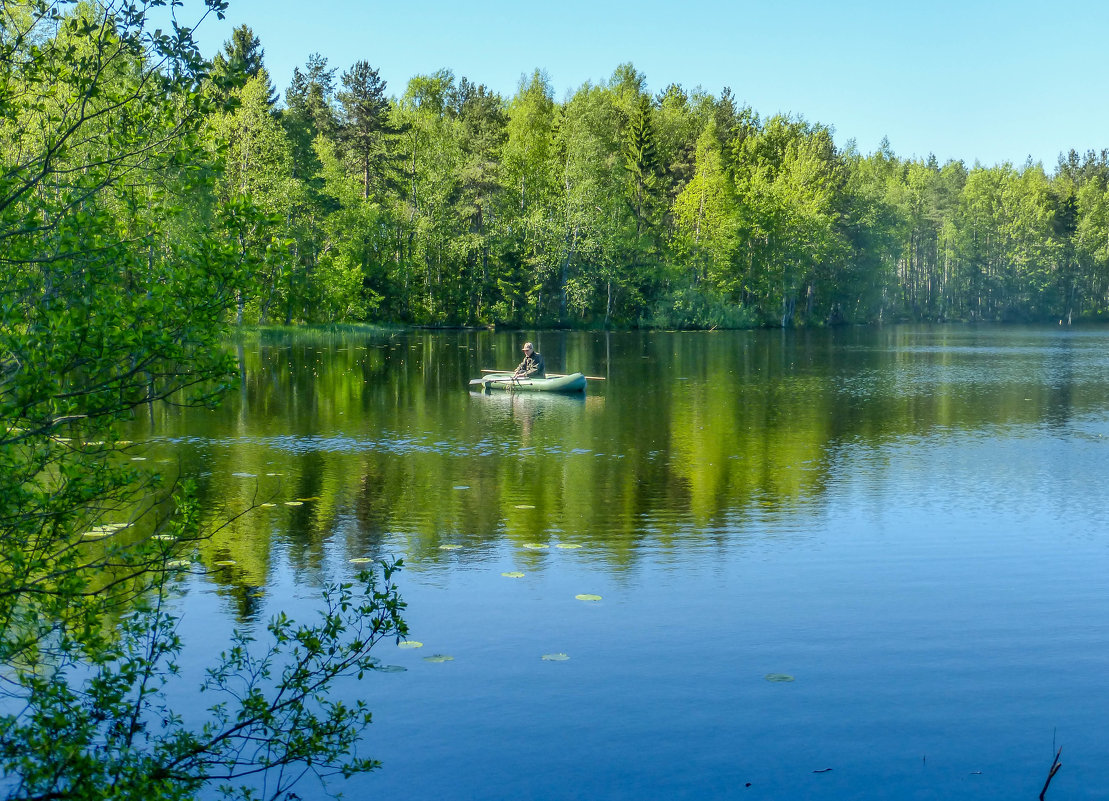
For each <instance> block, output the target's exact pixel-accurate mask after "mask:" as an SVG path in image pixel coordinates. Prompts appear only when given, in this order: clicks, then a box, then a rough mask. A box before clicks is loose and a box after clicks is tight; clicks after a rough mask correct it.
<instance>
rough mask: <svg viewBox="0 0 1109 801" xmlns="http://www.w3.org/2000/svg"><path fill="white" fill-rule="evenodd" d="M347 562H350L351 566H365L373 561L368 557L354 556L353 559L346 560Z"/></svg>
mask: <svg viewBox="0 0 1109 801" xmlns="http://www.w3.org/2000/svg"><path fill="white" fill-rule="evenodd" d="M347 561H348V562H350V563H351V564H352V565H366V564H369V563H370V562H372V561H373V559H370V558H369V557H368V556H356V557H354V558H353V559H348V560H347Z"/></svg>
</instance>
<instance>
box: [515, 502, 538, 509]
mask: <svg viewBox="0 0 1109 801" xmlns="http://www.w3.org/2000/svg"><path fill="white" fill-rule="evenodd" d="M516 508H517V509H534V508H535V507H534V506H532V505H531V504H530V503H518V504H516Z"/></svg>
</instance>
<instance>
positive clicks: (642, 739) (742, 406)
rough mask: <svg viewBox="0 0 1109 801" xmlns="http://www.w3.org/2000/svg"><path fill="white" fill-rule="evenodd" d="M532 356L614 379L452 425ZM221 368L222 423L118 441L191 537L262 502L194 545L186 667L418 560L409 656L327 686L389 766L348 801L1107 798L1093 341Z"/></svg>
mask: <svg viewBox="0 0 1109 801" xmlns="http://www.w3.org/2000/svg"><path fill="white" fill-rule="evenodd" d="M525 338H530V339H532V340H533V341H534V342H535V343H536V345H537V348H538V350H539V351H540V352H541V353H542V354H543V355H544V357H545V358H546V362H547V369H548V371H551V372H571V371H582V372H585V373H586V374H588V375H591V376H600V377H603V378H604V379H606V380H603V381H601V380H591V381H590V382H589V386H588V390H587V392H586V394H585V396H584V397H577V398H574V397H560V396H546V395H536V394H523V393H519V394H510V393H504V392H500V393H496V394H490V395H484V394H480V393H471V392H470V391H468V387H467V381H468V379H470V378H473V377H475V376H477V375H479V370H480V369H481V368H509V367H512V366H514V365H515V364H516V363H518V362H519V361H520V359H521V355H520V351H519V348H520V345H521V344H522V342H523V340H524V339H525ZM235 350H236V355H237V357H238V359H239V361H240V364H241V367H242V371H243V372H242V378H241V381H240V383H239V384H238V385H237V386H236V387H235V389H234V390H233V392H232V393H231V394H230V395H229V397H228V398H227V400H226V402H225V403H224V404H223V406H222V407H221V408H219V409H217V410H215V411H211V412H205V411H199V410H181V409H173V408H168V407H167V408H161V409H158V410H156V412H155V413H154V414H153V415H152V416H151V418H150V419H146V420H143V421H139V422H137V423H136V424H135V425H134V427H133V428H134V431H133V432H132V434H133V436H134V438H135V439H136V440H137V441H142V442H144V443H145V444H144V446H143V448H144V456H146V457H147V458H148V459H149V460H150V462H151V463H152V464H158V463H159V462H165V461H170V462H173V463H174V464H176V465H179V466H180V470H181V471H182V472H183V473H184V474H187V475H190V476H194V477H196V478H197V480H198V482H199V487H200V496H201V499H202V501H203V504H204V508H205V510H206V511H207V513H208V515H209V516H210V518H211V519H212V520H218V519H223V518H225V517H227V516H228V515H229V514H230V513H234V512H236V511H239V510H241V509H243V508H245V507H246V506H248V505H250V504H251V503H252V502H254V503H256V502H259V501H267V502H271V503H274V504H275V505H274V506H271V507H263V508H260V509H256V510H254V511H252V512H250V513H249V514H248V515H246V516H244V517H242V518H240V519H238V520H236V521H235V522H234V523H233V524H231V525H229V526H226V527H224V528H222V529H221V530H219V531H218V532H217V533H216V534H215V535H214V536H213V537H212V539H211V540H210V541H208V542H206V543H204V545H203V546H202V548H201V552H200V554H199V564H201V565H204V566H205V568H206V569H204V570H201V569H199V568H198V569H197V570H196V571H195V573H194V574H193V575H191V576H190V577H189V578H188V579H187V580H186V581H185V582H184V583H183V586H182V593H181V597H180V599H179V600H178V608H179V609H180V610H181V611H182V612H183V615H184V617H183V621H182V628H181V633H182V634H183V636H184V637H185V640H186V642H187V643H188V644H189V650H188V651H187V653H186V658H185V660H184V665H183V667H184V668H185V671H186V673H190V671H191V672H194V673H195V672H196V671H198V670H199V666H200V665H202V664H204V662H205V660H206V659H208V658H209V657H210V655H211V652H212V649H213V648H216V647H222V646H223V644H224V643H223V642H221V641H219V640H218V638H219V636H220V635H221V633H222V632H225V631H227V630H228V629H229V628H230V627H231V626H233V625H240V626H245V627H248V628H254V629H256V630H259V631H261V630H263V629H264V624H265V621H266V620H267V619H268V617H269V616H270V615H271V614H273V613H275V612H276V611H277V610H280V609H288V610H290V611H291V612H292V613H294V614H299V615H307V614H309V613H310V610H311V609H312V607H313V604H314V602H315V601H314V599H315V598H316V597H317V596H318V588H319V587H320V586H321V585H322V584H323V583H324V582H326V581H329V580H335V579H339V578H343V577H347V576H350V575H353V574H354V573H355V572H356V570H357V569H358V568H357V566H356V565H354V564H351V563H350V561H349V560H350V559H356V558H360V557H372V558H378V557H384V556H389V555H393V556H401V557H403V558H404V561H405V568H404V570H403V571H402V573H401V574H400V585H401V590H402V593H403V595H404V598H405V600H406V601H407V603H408V613H407V620H408V622H409V625H410V628H411V632H410V637H411V639H413V640H417V641H419V642H422V643H423V647H422V648H416V649H402V648H397V647H395V646H393V644H392V643H389V644H386V645H385V646H383V647H381V648H380V649H379V652H378V655H379V657H380V658H381V659H382V662H383V663H385V664H389V665H395V666H399V667H403V668H406V670H405V671H403V672H401V671H396V672H388V673H385V672H382V673H374V674H371V675H368V676H366V677H365V678H364V679H362V680H361V681H354V680H350V681H347V682H344V683H343V684H342V685H341V686H340V687H338V688H337V690H336V692H337V693H338V694H340V695H341V696H343V697H346V698H351V699H353V698H361V699H363V700H365V701H367V703H368V704H369V706H370V708H371V709H372V710H373V712H374V723H373V725H372V726H371V727H370V728H369V730H368V732H367V738H366V742H365V748H364V754H365V755H368V756H373V757H374V758H377V759H380V760H382V762H383V763H384V766H383V768H382V769H381V770H380V771H376V772H374V773H370V774H367V775H364V776H360V777H356V778H354V779H352V780H350V781H349V782H347V783H345V784H338V785H334V789H342V790H343V791H344V793H345V794H346V795H347V796H348V797H352V798H371V797H391V798H397V797H402V798H412V799H422V798H439V799H473V798H489V799H500V798H504V799H550V800H559V799H592V800H594V801H596V800H602V801H603V800H604V799H637V800H640V801H641V800H642V799H680V798H688V799H725V798H726V799H735V798H749V799H810V798H811V799H845V798H851V799H910V798H918V799H987V798H989V799H996V798H1007V799H1018V798H1025V799H1034V798H1036V797H1038V795H1039V793H1040V790H1041V789H1042V788H1043V785H1044V781H1045V779H1046V778H1047V773H1048V769H1049V768H1050V766H1051V762H1052V757H1053V756H1054V753H1055V749H1056V748H1058V747H1059V746H1062V747H1063V753H1062V758H1061V761H1062V763H1063V768H1062V770H1061V771H1060V772H1059V774H1058V775H1057V776H1056V777H1055V778H1054V779H1053V781H1052V783H1051V787H1050V789H1049V791H1048V794H1047V798H1048V799H1050V798H1053V797H1054V798H1066V799H1076V798H1102V799H1104V798H1109V777H1107V775H1106V773H1105V766H1106V764H1107V761H1106V756H1107V755H1106V753H1105V744H1106V743H1109V697H1107V696H1109V684H1107V683H1106V671H1107V668H1109V494H1107V487H1109V329H1105V328H1090V329H1054V328H1023V327H1000V326H998V327H977V328H976V327H954V326H953V327H888V328H877V329H854V328H852V329H840V330H831V331H814V332H782V331H755V332H707V333H613V334H604V333H562V332H556V333H534V332H526V333H525V334H511V333H504V332H496V333H494V332H487V331H482V332H455V331H451V332H405V333H400V334H392V335H390V334H388V333H384V334H383V333H365V332H361V333H360V332H357V331H348V332H331V333H327V332H315V333H313V332H304V333H290V334H284V333H270V332H263V333H261V334H258V335H256V336H253V337H248V338H246V339H245V340H244V341H243V342H242V343H240V344H237V345H236V346H235ZM166 469H176V468H171V467H170V466H169V465H167V466H166ZM298 499H299V500H300V504H301V505H299V506H287V505H285V503H283V501H288V500H298ZM230 560H233V561H234V562H235V565H234V566H233V567H225V568H217V567H215V566H214V565H215V562H216V561H230ZM505 573H510V574H514V573H519V574H523V575H522V576H505V575H504V574H505ZM582 594H584V595H594V596H600V600H591V601H590V600H586V601H583V600H578V599H577V598H576V597H575V596H577V595H582ZM213 638H215V640H216V641H213ZM436 655H439V656H450V657H453V659H451V660H449V661H428V660H427V659H426V658H425V657H431V656H436ZM552 655H565V656H566V657H568V658H566V659H563V658H561V657H559V658H557V659H551V658H548V659H543V658H542V657H544V656H548V657H551V656H552ZM182 703H185V701H184V700H183V701H182ZM296 789H297V792H298V793H299V794H300V795H301V797H303V798H318V797H321V796H322V792H321V790H320V788H319V786H318V785H317V784H312V783H311V782H310V781H306V782H305V783H304V784H302V785H300V786H298V787H297V788H296Z"/></svg>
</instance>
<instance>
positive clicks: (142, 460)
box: [131, 456, 146, 462]
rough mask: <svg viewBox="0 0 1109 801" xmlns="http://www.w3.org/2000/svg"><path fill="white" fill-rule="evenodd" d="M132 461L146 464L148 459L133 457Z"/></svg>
mask: <svg viewBox="0 0 1109 801" xmlns="http://www.w3.org/2000/svg"><path fill="white" fill-rule="evenodd" d="M131 461H132V462H145V461H146V457H145V456H132V457H131Z"/></svg>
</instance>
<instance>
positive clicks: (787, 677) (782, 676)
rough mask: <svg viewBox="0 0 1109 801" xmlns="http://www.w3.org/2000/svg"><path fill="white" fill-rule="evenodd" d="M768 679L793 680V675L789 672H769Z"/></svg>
mask: <svg viewBox="0 0 1109 801" xmlns="http://www.w3.org/2000/svg"><path fill="white" fill-rule="evenodd" d="M766 680H767V681H793V676H791V675H789V674H788V673H767V674H766Z"/></svg>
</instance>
